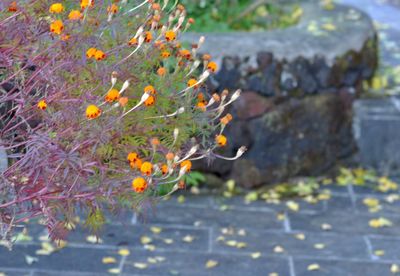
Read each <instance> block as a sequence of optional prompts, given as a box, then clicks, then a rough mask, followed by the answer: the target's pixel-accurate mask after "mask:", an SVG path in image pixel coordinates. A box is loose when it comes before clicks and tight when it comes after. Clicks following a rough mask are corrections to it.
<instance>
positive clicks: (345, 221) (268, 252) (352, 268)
mask: <svg viewBox="0 0 400 276" xmlns="http://www.w3.org/2000/svg"><path fill="white" fill-rule="evenodd" d="M327 187H330V186H327ZM329 189H330V199H326V200H321V201H319V202H318V203H315V204H310V203H306V202H305V201H304V200H303V199H299V200H298V201H297V203H298V206H299V210H297V211H295V210H294V209H293V208H292V209H290V208H288V204H287V202H281V203H279V204H269V203H266V202H264V201H256V202H252V203H249V204H246V203H245V201H244V199H243V198H242V197H233V198H224V197H216V196H193V195H188V193H185V201H184V202H183V203H182V202H181V200H179V197H174V198H172V199H170V200H169V201H165V202H162V203H161V204H160V205H158V207H157V209H156V210H155V212H154V214H148V215H147V217H146V218H145V222H138V221H137V220H135V219H134V217H133V219H132V216H131V215H130V214H129V213H126V214H122V215H121V218H120V220H122V221H124V223H123V224H121V223H116V222H112V223H108V224H107V226H106V227H105V229H104V231H103V232H102V233H101V241H100V242H99V243H95V242H96V241H95V240H93V238H92V237H91V236H90V234H89V233H87V232H85V231H83V230H79V231H74V232H73V233H72V234H71V235H70V236H69V240H68V243H67V245H66V246H65V247H64V248H62V249H60V250H55V251H54V250H53V248H50V249H49V244H47V243H46V242H45V241H46V236H47V235H46V233H45V232H44V231H43V228H41V227H38V225H30V227H29V228H28V229H29V232H28V235H27V236H24V237H23V238H20V240H21V241H20V242H18V243H17V244H16V245H15V246H14V248H13V250H12V251H8V250H7V249H6V248H5V247H1V246H0V272H2V273H5V275H35V276H38V275H41V276H42V275H43V276H50V275H57V276H67V275H68V276H72V275H76V276H80V275H82V276H83V275H113V274H116V275H199V276H200V275H225V274H226V275H251V276H253V275H254V276H257V275H263V276H268V275H288V276H294V275H297V276H300V275H333V276H341V275H360V276H364V275H371V276H374V275H379V276H384V275H394V274H395V273H396V271H397V270H399V266H400V200H396V199H398V193H397V194H392V195H385V194H382V193H377V192H375V191H373V190H368V189H366V188H360V187H353V186H348V187H339V186H331V187H330V188H329ZM365 198H369V199H370V200H371V198H375V199H379V200H380V204H379V205H380V206H381V209H380V210H379V211H377V212H370V211H369V210H368V207H367V206H366V205H365V204H364V203H363V202H364V199H365ZM178 201H179V202H178ZM293 202H296V201H291V204H293ZM389 202H391V203H389ZM379 218H381V219H383V220H388V221H389V224H390V223H392V225H391V226H387V227H378V228H375V227H371V225H370V223H371V220H374V219H375V220H379ZM386 222H387V221H386ZM384 224H385V223H384ZM126 249H127V250H126ZM274 273H276V274H274ZM0 275H2V274H0Z"/></svg>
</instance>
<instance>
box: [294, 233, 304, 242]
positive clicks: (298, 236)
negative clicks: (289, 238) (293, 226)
mask: <svg viewBox="0 0 400 276" xmlns="http://www.w3.org/2000/svg"><path fill="white" fill-rule="evenodd" d="M295 238H296V239H298V240H301V241H304V240H305V239H306V235H304V234H303V233H299V234H296V235H295Z"/></svg>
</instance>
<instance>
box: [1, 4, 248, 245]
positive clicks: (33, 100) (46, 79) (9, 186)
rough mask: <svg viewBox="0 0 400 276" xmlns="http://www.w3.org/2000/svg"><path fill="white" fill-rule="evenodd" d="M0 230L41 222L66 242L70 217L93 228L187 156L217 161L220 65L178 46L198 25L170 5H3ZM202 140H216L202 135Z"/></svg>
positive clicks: (171, 176) (147, 198)
mask: <svg viewBox="0 0 400 276" xmlns="http://www.w3.org/2000/svg"><path fill="white" fill-rule="evenodd" d="M0 11H1V13H0V91H1V93H0V111H1V113H0V116H1V119H0V121H1V124H0V133H1V140H2V146H4V147H5V149H6V150H7V151H8V153H9V159H10V165H9V167H8V169H7V170H6V171H5V172H3V173H2V174H1V178H0V230H1V231H0V234H2V237H3V238H9V237H10V233H11V230H12V229H13V227H14V226H16V225H19V224H20V223H21V222H24V221H26V220H27V219H30V218H33V217H42V218H43V220H44V221H45V224H46V225H47V227H48V229H49V233H50V236H51V237H52V238H53V239H63V238H65V236H66V234H67V233H68V227H66V226H67V225H69V222H71V221H72V220H73V218H74V217H75V216H76V214H77V212H79V213H84V214H86V215H87V218H86V224H87V225H88V226H89V227H90V228H91V229H92V230H93V231H96V230H97V229H99V228H100V227H101V225H102V224H103V223H104V221H105V219H104V210H105V208H107V210H111V212H113V211H117V210H119V209H120V208H121V207H129V208H132V209H134V210H135V211H137V212H140V211H142V210H144V209H146V208H147V207H149V206H152V205H153V203H155V202H156V201H157V200H159V199H160V198H161V197H163V196H165V194H171V193H173V192H174V191H176V190H178V189H180V188H184V186H185V183H184V182H183V181H182V180H183V179H184V178H185V176H186V175H187V174H188V172H189V171H190V170H191V167H192V161H193V160H198V159H202V158H207V159H209V160H212V159H214V158H225V159H227V160H233V159H236V158H239V157H240V156H241V155H242V154H243V153H244V152H245V150H246V149H245V148H244V147H241V148H239V149H238V151H237V154H236V156H233V157H224V156H221V155H219V154H218V148H220V147H224V146H225V145H226V144H227V142H228V141H227V138H226V137H225V136H224V134H223V130H224V128H225V126H226V125H227V124H228V123H229V122H230V121H231V120H232V116H231V115H230V114H227V113H226V107H227V106H228V105H229V104H231V103H232V102H233V101H235V100H236V99H237V98H238V97H239V95H240V91H236V92H234V93H232V94H230V93H229V92H228V91H223V92H222V93H212V92H210V91H208V89H207V88H206V87H205V84H204V82H205V80H206V79H207V78H208V77H209V76H210V74H213V73H215V71H216V70H217V63H216V62H214V61H212V60H211V56H210V55H207V54H205V55H202V56H201V55H199V54H198V51H199V49H200V48H201V46H202V44H203V43H204V38H201V39H200V41H198V42H196V43H194V44H192V45H189V46H188V45H185V43H182V42H180V41H179V38H180V37H181V34H182V33H183V32H184V31H186V30H187V29H188V28H189V27H190V26H191V25H192V24H193V23H194V22H193V19H191V18H188V17H187V11H186V9H185V7H184V6H182V5H176V3H170V2H169V1H168V0H163V1H156V0H144V1H141V2H137V1H127V0H122V1H118V0H113V1H94V0H81V1H78V0H77V1H72V0H71V1H62V2H52V1H45V0H27V1H22V0H21V1H8V0H5V1H1V3H0ZM210 137H214V138H213V139H210Z"/></svg>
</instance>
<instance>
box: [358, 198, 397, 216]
mask: <svg viewBox="0 0 400 276" xmlns="http://www.w3.org/2000/svg"><path fill="white" fill-rule="evenodd" d="M366 198H374V199H378V200H379V205H380V206H381V209H380V210H379V211H378V212H376V214H380V213H387V214H392V215H399V214H400V201H399V200H398V201H394V202H392V203H390V202H387V201H386V199H385V197H384V196H381V195H377V196H374V195H372V196H358V197H357V198H356V208H357V210H358V211H359V212H369V207H368V206H367V205H365V204H364V203H363V201H364V199H366Z"/></svg>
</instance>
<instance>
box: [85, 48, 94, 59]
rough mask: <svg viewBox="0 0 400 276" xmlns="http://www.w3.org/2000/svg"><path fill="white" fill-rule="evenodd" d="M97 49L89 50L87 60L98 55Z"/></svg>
mask: <svg viewBox="0 0 400 276" xmlns="http://www.w3.org/2000/svg"><path fill="white" fill-rule="evenodd" d="M96 52H97V49H96V48H89V50H87V51H86V56H87V58H92V57H94V55H95V54H96Z"/></svg>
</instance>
